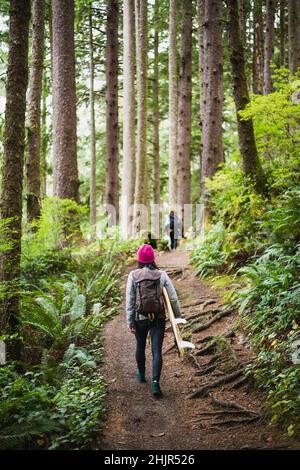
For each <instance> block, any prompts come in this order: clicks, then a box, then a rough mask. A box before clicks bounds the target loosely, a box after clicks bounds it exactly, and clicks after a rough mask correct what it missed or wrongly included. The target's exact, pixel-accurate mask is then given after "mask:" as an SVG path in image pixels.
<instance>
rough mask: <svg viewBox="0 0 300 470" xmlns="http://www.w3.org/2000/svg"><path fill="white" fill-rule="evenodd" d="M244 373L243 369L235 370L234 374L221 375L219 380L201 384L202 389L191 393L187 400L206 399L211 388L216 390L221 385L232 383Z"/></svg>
mask: <svg viewBox="0 0 300 470" xmlns="http://www.w3.org/2000/svg"><path fill="white" fill-rule="evenodd" d="M243 372H244V369H239V370H236V371H235V372H231V373H230V374H227V375H223V376H222V377H220V378H219V379H217V380H215V381H213V382H210V383H206V384H203V385H202V387H200V388H199V390H197V391H196V392H194V393H192V394H191V395H190V396H189V398H200V397H206V396H207V395H208V394H209V392H210V390H211V389H213V388H217V387H219V386H221V385H225V384H227V383H229V382H233V381H234V380H235V379H236V378H237V377H240V376H241V375H242V374H243Z"/></svg>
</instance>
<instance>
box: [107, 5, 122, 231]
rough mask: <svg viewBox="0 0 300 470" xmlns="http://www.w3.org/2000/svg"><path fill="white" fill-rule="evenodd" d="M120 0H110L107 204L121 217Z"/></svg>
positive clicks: (108, 8) (108, 16)
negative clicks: (119, 111) (119, 115)
mask: <svg viewBox="0 0 300 470" xmlns="http://www.w3.org/2000/svg"><path fill="white" fill-rule="evenodd" d="M118 18H119V5H118V0H107V26H106V35H107V43H106V187H105V203H106V204H110V205H112V206H113V207H114V209H115V213H116V222H118V219H119V122H118V49H119V47H118V45H119V42H118Z"/></svg>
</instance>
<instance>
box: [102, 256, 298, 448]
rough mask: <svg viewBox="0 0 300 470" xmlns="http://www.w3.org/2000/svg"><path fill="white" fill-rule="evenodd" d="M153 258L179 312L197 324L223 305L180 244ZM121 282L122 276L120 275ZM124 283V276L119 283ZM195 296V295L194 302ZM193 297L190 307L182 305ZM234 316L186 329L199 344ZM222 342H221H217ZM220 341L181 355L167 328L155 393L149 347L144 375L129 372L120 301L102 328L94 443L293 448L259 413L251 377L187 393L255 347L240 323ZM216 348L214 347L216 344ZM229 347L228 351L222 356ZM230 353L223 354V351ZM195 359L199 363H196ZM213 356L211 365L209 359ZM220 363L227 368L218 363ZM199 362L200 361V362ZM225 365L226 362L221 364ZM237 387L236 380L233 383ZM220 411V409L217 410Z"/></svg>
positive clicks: (128, 340) (130, 348)
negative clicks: (102, 406)
mask: <svg viewBox="0 0 300 470" xmlns="http://www.w3.org/2000/svg"><path fill="white" fill-rule="evenodd" d="M157 262H158V265H159V266H160V267H161V268H162V269H165V270H167V271H170V276H171V277H172V279H173V281H174V284H175V287H176V289H177V292H178V294H179V298H180V302H181V305H182V306H184V308H183V309H182V311H183V315H184V316H185V317H190V316H193V318H192V319H191V320H190V322H191V321H196V324H193V327H194V328H195V327H196V326H197V325H199V324H200V323H199V322H200V321H202V322H203V323H205V322H207V320H208V319H210V318H211V317H213V316H214V315H215V314H216V313H218V311H220V310H222V309H223V306H222V303H221V299H220V297H219V295H218V293H217V292H216V291H214V290H212V289H210V288H209V287H208V286H207V285H206V284H205V283H203V282H201V281H200V280H199V279H198V278H197V277H196V276H195V273H194V271H193V269H192V267H191V266H189V265H188V254H187V253H186V252H176V253H159V254H158V255H157ZM124 283H125V279H124ZM124 285H125V284H124ZM199 302H201V303H199ZM195 303H198V305H194V306H192V307H190V308H188V307H187V306H188V305H191V304H195ZM235 319H236V317H235V314H234V312H231V313H230V314H229V315H226V316H224V317H223V318H221V319H220V320H219V321H216V322H215V323H213V324H212V326H210V327H209V328H208V329H205V330H203V331H201V332H199V333H197V334H193V335H192V341H193V342H194V343H196V344H197V350H196V351H195V353H197V352H198V350H199V349H198V348H200V347H201V344H203V345H204V346H207V345H208V344H209V343H207V342H205V343H201V342H200V343H199V341H201V339H203V338H204V337H207V336H215V335H222V334H224V333H226V332H227V333H228V332H230V333H229V335H233V333H232V325H233V323H234V321H235ZM223 343H224V344H225V347H224V345H223V348H222V344H223ZM223 343H221V353H220V349H217V350H215V349H214V347H212V349H211V350H209V351H208V353H209V354H205V355H201V356H197V355H195V354H193V358H191V357H190V358H189V357H188V356H187V357H185V358H184V359H180V358H179V357H178V355H177V353H176V351H175V349H174V348H173V349H170V347H171V346H172V344H173V337H172V333H171V332H170V331H167V333H166V337H165V341H164V348H163V349H164V351H165V354H164V365H163V373H162V378H161V387H162V390H163V393H164V396H163V398H161V399H160V400H156V399H154V398H152V396H151V392H150V382H151V357H150V356H151V351H150V345H148V344H147V383H146V384H140V383H137V381H136V379H135V376H134V372H135V360H134V348H135V339H134V336H133V335H132V334H130V333H129V332H128V331H127V328H126V324H125V320H124V309H122V311H121V313H120V315H118V316H117V317H116V318H115V319H114V320H112V321H111V322H109V323H108V324H107V326H106V328H105V332H104V351H105V364H104V375H105V377H106V379H107V381H108V382H109V383H110V394H109V397H108V402H107V412H106V422H105V425H104V428H103V432H102V434H101V436H100V437H99V440H98V448H100V449H106V450H113V449H124V450H133V449H145V450H163V449H170V450H180V449H181V450H182V449H255V448H260V449H263V448H292V446H293V444H292V443H291V441H290V440H288V439H287V438H285V437H284V436H283V435H282V434H280V433H279V432H278V431H275V430H274V429H272V428H271V427H270V425H269V424H268V422H267V421H266V420H265V419H264V418H263V404H264V403H263V402H264V397H263V396H262V395H261V394H260V393H259V392H257V391H256V390H255V389H254V388H253V386H251V384H250V385H249V383H247V382H246V383H245V382H243V383H240V377H237V378H236V379H235V380H232V381H230V382H229V383H227V384H225V385H221V386H219V387H217V388H215V389H213V390H211V392H210V394H208V395H206V396H202V397H200V398H196V399H191V398H190V396H191V394H192V393H194V392H196V391H197V390H199V388H200V387H201V384H203V383H208V384H210V385H211V383H212V382H213V381H215V380H216V379H219V378H220V377H224V376H225V375H228V373H232V372H233V371H236V370H239V368H241V367H242V366H243V365H244V364H246V363H247V362H249V361H250V360H251V356H252V355H253V353H252V352H251V349H250V348H249V346H248V345H247V342H246V338H244V336H243V334H242V333H241V332H239V331H235V333H234V336H233V337H230V338H227V339H226V340H223ZM219 348H220V347H219ZM228 354H229V356H228ZM228 357H229V359H228ZM215 359H218V361H217V362H215V363H212V365H211V366H210V367H211V369H212V370H211V371H210V372H209V371H207V373H206V374H205V375H203V376H198V375H195V374H196V373H197V372H198V371H200V373H201V371H203V370H204V368H205V367H207V366H206V364H207V363H208V362H209V361H214V360H215ZM196 362H197V364H198V365H196ZM214 364H215V368H213V365H214ZM224 365H225V369H224ZM199 367H200V368H199ZM226 367H227V369H228V367H229V370H226ZM235 387H237V388H235ZM212 397H214V398H216V399H219V400H221V401H222V402H224V401H226V402H228V401H231V402H232V401H234V402H235V403H236V404H238V405H241V406H242V407H243V408H246V409H247V410H251V411H252V412H256V413H258V414H259V417H258V416H257V415H256V414H254V413H247V412H243V411H241V410H237V409H235V408H224V407H222V406H216V404H215V403H213V402H212ZM220 412H221V413H220Z"/></svg>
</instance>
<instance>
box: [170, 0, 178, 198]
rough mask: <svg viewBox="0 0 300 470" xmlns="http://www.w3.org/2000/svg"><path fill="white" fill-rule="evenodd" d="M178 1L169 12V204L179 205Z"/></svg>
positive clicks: (174, 2)
mask: <svg viewBox="0 0 300 470" xmlns="http://www.w3.org/2000/svg"><path fill="white" fill-rule="evenodd" d="M176 26H177V25H176V0H170V12H169V203H170V206H174V205H176V204H177V193H178V181H177V178H178V170H177V130H178V129H177V126H178V90H177V50H176Z"/></svg>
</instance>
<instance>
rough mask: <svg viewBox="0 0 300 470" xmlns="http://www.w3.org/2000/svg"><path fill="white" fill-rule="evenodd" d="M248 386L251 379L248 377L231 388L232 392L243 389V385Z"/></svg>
mask: <svg viewBox="0 0 300 470" xmlns="http://www.w3.org/2000/svg"><path fill="white" fill-rule="evenodd" d="M246 383H247V384H248V383H249V378H248V377H242V378H241V379H240V380H238V381H237V382H236V383H235V384H233V385H232V386H231V387H230V390H236V389H237V388H241V387H243V385H245V384H246Z"/></svg>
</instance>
